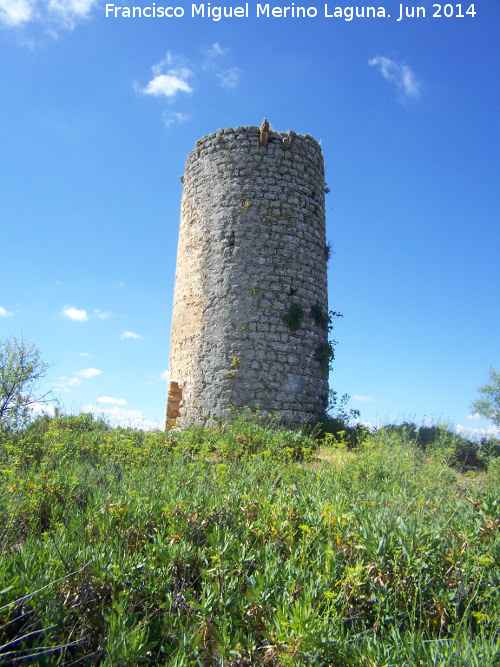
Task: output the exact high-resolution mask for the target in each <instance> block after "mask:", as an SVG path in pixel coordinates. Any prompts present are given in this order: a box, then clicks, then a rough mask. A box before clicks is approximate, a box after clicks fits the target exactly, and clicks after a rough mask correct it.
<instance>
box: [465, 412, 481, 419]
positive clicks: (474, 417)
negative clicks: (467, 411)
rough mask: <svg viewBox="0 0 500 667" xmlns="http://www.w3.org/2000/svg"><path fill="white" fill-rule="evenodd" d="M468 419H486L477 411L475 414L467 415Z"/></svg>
mask: <svg viewBox="0 0 500 667" xmlns="http://www.w3.org/2000/svg"><path fill="white" fill-rule="evenodd" d="M467 419H473V420H474V421H480V420H481V419H484V417H481V415H480V414H479V413H477V412H475V413H474V414H473V415H467Z"/></svg>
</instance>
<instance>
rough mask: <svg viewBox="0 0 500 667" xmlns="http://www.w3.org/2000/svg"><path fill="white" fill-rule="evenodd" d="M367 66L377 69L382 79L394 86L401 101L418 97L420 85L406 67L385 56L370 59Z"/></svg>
mask: <svg viewBox="0 0 500 667" xmlns="http://www.w3.org/2000/svg"><path fill="white" fill-rule="evenodd" d="M368 64H369V65H370V66H371V67H378V69H379V71H380V73H381V74H382V76H383V77H384V79H386V80H387V81H390V82H391V83H394V84H395V85H396V88H397V89H398V91H399V93H400V94H401V96H402V97H403V99H411V98H413V99H417V98H418V97H420V84H419V82H418V81H417V78H416V76H415V74H414V73H413V71H412V70H411V69H410V68H409V67H408V65H404V64H403V63H397V62H395V61H394V60H391V59H390V58H386V57H385V56H377V57H376V58H371V60H369V61H368Z"/></svg>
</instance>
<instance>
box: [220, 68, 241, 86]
mask: <svg viewBox="0 0 500 667" xmlns="http://www.w3.org/2000/svg"><path fill="white" fill-rule="evenodd" d="M240 72H241V70H240V69H239V67H231V68H230V69H227V70H225V71H224V72H217V74H216V75H215V76H216V77H217V78H218V79H219V85H220V86H221V87H222V88H226V89H228V90H230V89H231V88H236V86H237V85H238V81H239V78H240Z"/></svg>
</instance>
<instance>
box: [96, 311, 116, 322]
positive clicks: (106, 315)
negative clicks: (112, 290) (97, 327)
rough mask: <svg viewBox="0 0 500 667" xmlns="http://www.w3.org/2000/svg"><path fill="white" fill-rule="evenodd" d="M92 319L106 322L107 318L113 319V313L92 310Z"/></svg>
mask: <svg viewBox="0 0 500 667" xmlns="http://www.w3.org/2000/svg"><path fill="white" fill-rule="evenodd" d="M94 313H95V315H94V317H97V318H98V319H99V320H107V319H108V318H109V317H113V313H109V312H108V313H103V312H102V310H99V308H94Z"/></svg>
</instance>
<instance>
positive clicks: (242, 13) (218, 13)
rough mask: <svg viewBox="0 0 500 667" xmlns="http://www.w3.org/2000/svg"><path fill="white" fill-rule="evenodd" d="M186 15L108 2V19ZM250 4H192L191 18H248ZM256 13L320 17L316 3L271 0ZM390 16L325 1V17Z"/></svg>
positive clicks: (259, 15)
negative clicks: (274, 2)
mask: <svg viewBox="0 0 500 667" xmlns="http://www.w3.org/2000/svg"><path fill="white" fill-rule="evenodd" d="M184 16H185V9H184V7H181V6H177V7H165V6H160V5H158V6H157V5H156V3H154V2H153V3H152V4H151V6H146V7H121V6H118V5H114V4H110V3H108V4H106V18H109V17H113V18H183V17H184ZM249 16H250V10H249V3H248V2H246V3H245V4H244V5H240V6H237V7H233V6H232V5H229V6H216V7H212V6H211V4H210V3H209V2H208V3H201V4H198V5H197V4H194V3H193V4H192V5H191V17H192V18H208V19H211V20H212V21H220V20H221V19H222V18H249ZM255 16H256V17H257V18H315V17H317V16H318V9H317V7H314V6H309V7H305V6H295V3H293V2H292V4H291V6H287V7H284V6H271V5H270V4H269V3H267V4H260V3H257V4H256V5H255ZM388 16H389V15H388V14H387V13H386V11H385V8H384V7H373V6H369V7H364V6H363V7H333V6H329V5H328V4H325V8H324V17H325V18H343V19H345V20H346V21H352V20H353V18H385V17H388Z"/></svg>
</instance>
